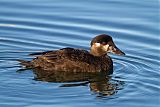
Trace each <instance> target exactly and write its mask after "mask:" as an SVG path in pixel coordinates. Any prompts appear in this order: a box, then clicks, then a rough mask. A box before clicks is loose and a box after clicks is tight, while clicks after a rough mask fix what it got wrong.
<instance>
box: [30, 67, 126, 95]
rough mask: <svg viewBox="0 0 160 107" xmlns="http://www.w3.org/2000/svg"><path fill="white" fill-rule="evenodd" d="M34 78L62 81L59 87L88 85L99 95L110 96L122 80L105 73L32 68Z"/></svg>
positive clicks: (116, 90) (117, 88) (119, 87)
mask: <svg viewBox="0 0 160 107" xmlns="http://www.w3.org/2000/svg"><path fill="white" fill-rule="evenodd" d="M33 72H34V74H35V78H34V79H35V80H39V81H47V82H59V83H64V84H63V85H61V87H73V86H85V85H89V87H90V90H91V91H92V92H94V93H98V95H100V96H110V95H113V94H115V93H117V92H118V90H121V89H122V87H123V84H124V82H122V81H119V80H116V79H112V78H111V76H107V74H105V73H80V72H79V73H74V72H55V71H54V72H50V71H44V70H41V69H38V68H37V69H34V70H33Z"/></svg>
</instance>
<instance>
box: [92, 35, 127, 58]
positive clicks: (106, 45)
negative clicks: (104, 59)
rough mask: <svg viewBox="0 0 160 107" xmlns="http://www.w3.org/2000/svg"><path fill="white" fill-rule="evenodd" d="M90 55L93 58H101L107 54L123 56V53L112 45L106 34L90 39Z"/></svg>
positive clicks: (109, 37) (110, 38)
mask: <svg viewBox="0 0 160 107" xmlns="http://www.w3.org/2000/svg"><path fill="white" fill-rule="evenodd" d="M90 53H91V54H92V55H94V56H102V55H105V54H107V53H114V54H118V55H125V53H124V52H122V51H121V50H120V49H118V48H117V46H116V45H115V44H114V42H113V40H112V37H111V36H109V35H106V34H101V35H98V36H96V37H94V38H93V39H92V41H91V50H90Z"/></svg>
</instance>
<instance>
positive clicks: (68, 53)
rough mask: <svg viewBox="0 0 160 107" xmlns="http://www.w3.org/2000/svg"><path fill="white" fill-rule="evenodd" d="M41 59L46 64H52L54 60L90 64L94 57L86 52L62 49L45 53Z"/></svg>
mask: <svg viewBox="0 0 160 107" xmlns="http://www.w3.org/2000/svg"><path fill="white" fill-rule="evenodd" d="M42 57H44V58H45V59H46V60H47V61H48V62H53V63H54V62H55V61H56V60H61V61H63V60H64V61H73V62H86V63H91V60H92V59H94V56H93V55H91V54H90V53H89V52H88V51H86V50H81V49H74V48H63V49H60V50H58V51H49V52H45V53H43V55H42Z"/></svg>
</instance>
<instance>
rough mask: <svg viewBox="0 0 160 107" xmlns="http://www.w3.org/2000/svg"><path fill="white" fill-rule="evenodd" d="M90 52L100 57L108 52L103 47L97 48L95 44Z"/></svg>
mask: <svg viewBox="0 0 160 107" xmlns="http://www.w3.org/2000/svg"><path fill="white" fill-rule="evenodd" d="M90 54H92V55H94V56H99V57H100V56H104V55H106V52H104V51H103V50H102V49H101V48H95V47H94V46H92V47H91V49H90Z"/></svg>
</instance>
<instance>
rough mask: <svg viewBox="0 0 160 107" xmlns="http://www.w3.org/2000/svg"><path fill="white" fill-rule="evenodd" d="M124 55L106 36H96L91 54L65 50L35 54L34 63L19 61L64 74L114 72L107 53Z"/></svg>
mask: <svg viewBox="0 0 160 107" xmlns="http://www.w3.org/2000/svg"><path fill="white" fill-rule="evenodd" d="M109 52H111V53H114V54H119V55H124V53H123V52H122V51H121V50H119V49H118V48H117V47H116V45H115V44H114V42H113V40H112V37H111V36H109V35H106V34H101V35H98V36H96V37H95V38H93V39H92V41H91V48H90V52H88V51H86V50H81V49H74V48H63V49H60V50H56V51H47V52H40V53H33V54H30V55H36V56H37V57H36V58H34V59H33V60H32V61H24V60H18V61H19V62H20V63H21V64H22V65H24V66H25V67H26V68H32V69H34V68H40V69H42V70H44V72H45V71H47V72H48V71H49V72H54V71H64V72H106V73H108V74H111V73H112V72H113V62H112V59H111V58H110V57H109V56H108V55H107V53H109Z"/></svg>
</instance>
